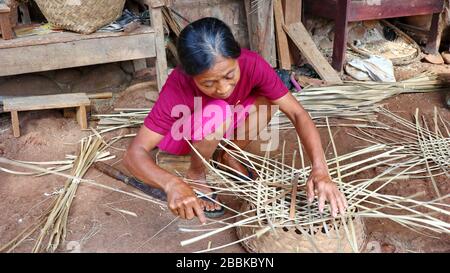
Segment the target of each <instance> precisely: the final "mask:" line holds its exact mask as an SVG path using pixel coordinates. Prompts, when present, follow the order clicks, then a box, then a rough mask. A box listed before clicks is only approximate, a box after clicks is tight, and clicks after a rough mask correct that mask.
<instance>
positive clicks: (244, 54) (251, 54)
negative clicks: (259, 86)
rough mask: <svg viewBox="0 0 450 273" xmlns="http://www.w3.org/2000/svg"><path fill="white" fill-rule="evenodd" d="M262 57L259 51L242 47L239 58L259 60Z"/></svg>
mask: <svg viewBox="0 0 450 273" xmlns="http://www.w3.org/2000/svg"><path fill="white" fill-rule="evenodd" d="M261 58H262V57H261V55H259V54H258V53H257V52H255V51H252V50H250V49H247V48H241V55H240V56H239V59H242V60H245V61H257V60H259V59H261Z"/></svg>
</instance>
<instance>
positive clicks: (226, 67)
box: [193, 57, 241, 99]
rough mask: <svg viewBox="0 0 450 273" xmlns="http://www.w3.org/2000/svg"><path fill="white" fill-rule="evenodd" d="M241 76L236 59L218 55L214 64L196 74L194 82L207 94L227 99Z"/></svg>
mask: <svg viewBox="0 0 450 273" xmlns="http://www.w3.org/2000/svg"><path fill="white" fill-rule="evenodd" d="M240 77H241V70H240V69H239V62H238V61H237V60H236V59H232V58H224V57H217V59H216V63H215V64H214V66H213V67H212V68H210V69H208V70H207V71H205V72H203V73H201V74H199V75H197V76H194V77H193V79H194V82H195V84H196V85H197V87H198V88H199V89H200V91H202V92H203V93H204V94H205V95H207V96H210V97H212V98H216V99H226V98H228V97H229V96H230V95H231V93H233V90H234V87H235V86H236V84H237V82H238V81H239V79H240Z"/></svg>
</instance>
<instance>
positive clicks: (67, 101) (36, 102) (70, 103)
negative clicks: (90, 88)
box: [3, 93, 91, 137]
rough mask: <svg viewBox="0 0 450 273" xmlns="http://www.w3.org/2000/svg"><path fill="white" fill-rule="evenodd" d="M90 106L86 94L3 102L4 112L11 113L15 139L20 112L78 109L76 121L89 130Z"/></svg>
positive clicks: (6, 100) (24, 98)
mask: <svg viewBox="0 0 450 273" xmlns="http://www.w3.org/2000/svg"><path fill="white" fill-rule="evenodd" d="M90 104H91V103H90V100H89V97H88V96H87V95H86V94H85V93H73V94H59V95H47V96H30V97H17V98H7V99H4V100H3V110H4V111H5V112H11V121H12V126H13V133H14V136H15V137H19V136H20V128H19V114H18V112H19V111H30V110H44V109H57V108H76V109H77V113H76V119H77V121H78V123H79V124H80V126H81V129H87V124H88V123H87V115H86V107H88V106H90Z"/></svg>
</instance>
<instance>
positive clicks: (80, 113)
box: [77, 105, 88, 129]
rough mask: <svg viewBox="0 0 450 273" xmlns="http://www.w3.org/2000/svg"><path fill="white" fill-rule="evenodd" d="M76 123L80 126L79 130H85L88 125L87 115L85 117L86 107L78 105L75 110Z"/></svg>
mask: <svg viewBox="0 0 450 273" xmlns="http://www.w3.org/2000/svg"><path fill="white" fill-rule="evenodd" d="M77 121H78V124H80V126H81V129H87V128H88V123H87V115H86V106H85V105H80V106H79V107H78V108H77Z"/></svg>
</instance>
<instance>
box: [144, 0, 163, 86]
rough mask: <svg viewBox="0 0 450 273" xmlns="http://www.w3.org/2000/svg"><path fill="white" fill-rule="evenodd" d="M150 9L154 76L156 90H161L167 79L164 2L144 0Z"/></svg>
mask: <svg viewBox="0 0 450 273" xmlns="http://www.w3.org/2000/svg"><path fill="white" fill-rule="evenodd" d="M146 3H147V5H148V6H149V9H150V16H151V22H152V25H153V28H154V29H155V34H156V37H155V48H156V63H155V65H156V78H157V83H158V90H159V91H161V89H162V87H163V85H164V83H165V82H166V80H167V59H166V45H165V41H164V29H163V17H162V10H161V9H162V7H163V6H164V2H163V1H161V0H146Z"/></svg>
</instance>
